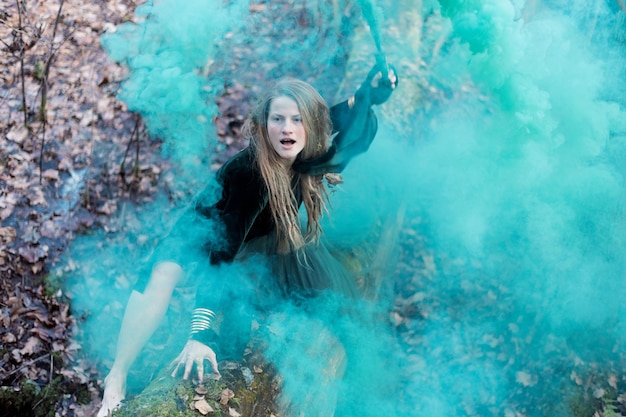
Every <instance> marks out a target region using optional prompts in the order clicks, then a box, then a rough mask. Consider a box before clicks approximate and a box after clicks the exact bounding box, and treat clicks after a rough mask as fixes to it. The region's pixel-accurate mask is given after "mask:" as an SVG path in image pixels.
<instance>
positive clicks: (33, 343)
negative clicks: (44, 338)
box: [20, 336, 43, 355]
mask: <svg viewBox="0 0 626 417" xmlns="http://www.w3.org/2000/svg"><path fill="white" fill-rule="evenodd" d="M42 348H43V343H42V342H41V339H39V338H38V337H35V336H31V337H29V338H28V340H27V341H26V344H25V345H24V347H23V348H22V349H20V354H22V355H32V354H33V353H35V352H38V351H40V350H41V349H42Z"/></svg>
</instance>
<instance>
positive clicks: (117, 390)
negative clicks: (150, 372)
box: [97, 372, 126, 417]
mask: <svg viewBox="0 0 626 417" xmlns="http://www.w3.org/2000/svg"><path fill="white" fill-rule="evenodd" d="M125 397H126V378H125V377H124V376H121V375H118V374H114V373H113V372H111V373H109V375H108V376H107V377H106V378H105V379H104V394H103V395H102V407H100V411H98V415H97V417H108V416H109V415H111V413H112V412H113V410H117V409H118V408H120V406H121V405H122V400H123V399H124V398H125Z"/></svg>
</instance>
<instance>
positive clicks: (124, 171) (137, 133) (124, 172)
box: [120, 114, 141, 184]
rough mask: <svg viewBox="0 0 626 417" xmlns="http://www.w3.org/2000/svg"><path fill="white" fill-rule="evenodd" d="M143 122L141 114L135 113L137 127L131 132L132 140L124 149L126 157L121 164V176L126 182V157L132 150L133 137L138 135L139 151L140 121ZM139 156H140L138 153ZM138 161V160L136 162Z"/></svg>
mask: <svg viewBox="0 0 626 417" xmlns="http://www.w3.org/2000/svg"><path fill="white" fill-rule="evenodd" d="M140 122H141V118H140V116H139V115H138V114H137V115H135V127H134V128H133V131H132V132H131V134H130V140H129V141H128V146H126V151H124V157H123V158H122V163H121V164H120V176H121V177H122V181H123V182H124V184H126V157H128V152H129V151H130V147H131V145H132V144H133V138H134V137H135V136H136V137H137V138H136V140H137V153H139V123H140ZM137 158H139V156H138V155H137ZM135 163H137V162H135Z"/></svg>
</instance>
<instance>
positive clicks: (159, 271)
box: [148, 261, 183, 291]
mask: <svg viewBox="0 0 626 417" xmlns="http://www.w3.org/2000/svg"><path fill="white" fill-rule="evenodd" d="M182 276H183V269H182V268H181V266H180V265H178V264H177V263H174V262H169V261H166V262H159V263H158V264H156V265H155V266H154V268H152V274H151V275H150V282H149V283H148V286H149V287H150V286H153V287H157V288H158V289H159V290H161V291H162V290H170V291H173V290H174V287H176V285H177V284H178V283H179V282H180V280H181V278H182Z"/></svg>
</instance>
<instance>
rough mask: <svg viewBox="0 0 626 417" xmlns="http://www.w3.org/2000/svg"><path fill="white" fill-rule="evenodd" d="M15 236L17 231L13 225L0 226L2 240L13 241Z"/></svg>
mask: <svg viewBox="0 0 626 417" xmlns="http://www.w3.org/2000/svg"><path fill="white" fill-rule="evenodd" d="M16 237H17V232H16V231H15V229H14V228H13V227H10V226H7V227H0V238H2V240H3V241H4V242H13V241H14V240H15V238H16Z"/></svg>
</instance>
